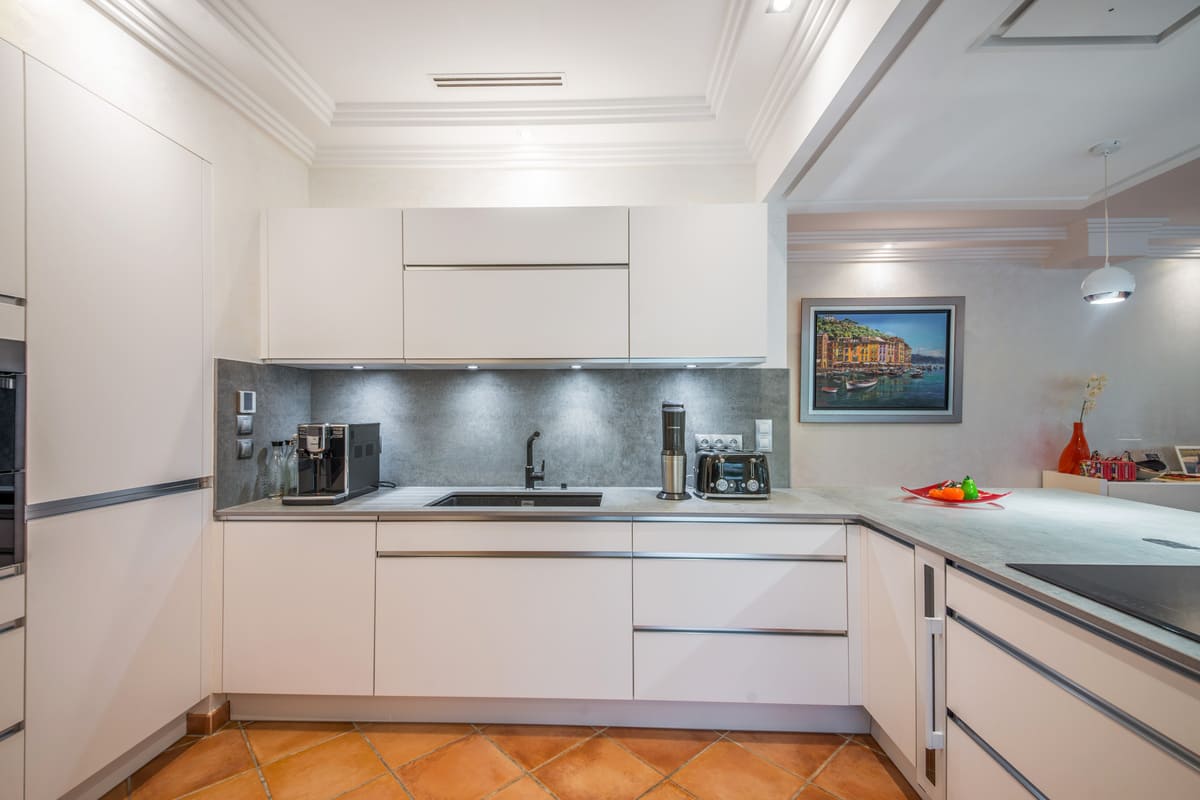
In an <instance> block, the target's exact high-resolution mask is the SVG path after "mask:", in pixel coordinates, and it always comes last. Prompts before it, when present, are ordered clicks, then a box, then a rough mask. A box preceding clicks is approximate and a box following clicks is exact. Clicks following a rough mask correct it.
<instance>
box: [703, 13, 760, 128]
mask: <svg viewBox="0 0 1200 800" xmlns="http://www.w3.org/2000/svg"><path fill="white" fill-rule="evenodd" d="M750 4H751V0H730V2H729V6H728V7H727V8H726V9H725V21H724V24H723V25H722V26H721V35H720V37H719V38H718V39H717V54H716V57H715V58H714V59H713V66H712V72H711V73H710V74H709V76H708V87H707V88H706V89H705V91H704V95H705V97H706V98H707V101H708V105H709V106H710V107H711V108H712V112H713V115H714V116H717V115H719V114H720V113H721V107H722V106H723V105H724V104H725V93H726V92H727V91H728V89H729V78H730V76H731V75H732V74H733V62H734V57H735V56H736V55H737V50H738V45H740V44H741V42H742V31H743V30H745V27H746V13H747V9H749V7H750Z"/></svg>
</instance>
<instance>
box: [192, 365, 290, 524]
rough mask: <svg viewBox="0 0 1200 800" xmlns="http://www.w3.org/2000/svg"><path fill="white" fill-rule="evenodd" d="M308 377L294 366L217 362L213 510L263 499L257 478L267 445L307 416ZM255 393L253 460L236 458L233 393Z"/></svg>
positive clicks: (267, 453) (262, 469) (263, 471)
mask: <svg viewBox="0 0 1200 800" xmlns="http://www.w3.org/2000/svg"><path fill="white" fill-rule="evenodd" d="M310 374H311V373H309V372H308V371H307V370H303V369H296V368H294V367H279V366H273V365H267V364H250V363H247V362H245V361H229V360H226V359H223V358H218V359H217V380H216V392H217V397H216V403H215V406H216V413H217V420H216V425H215V426H214V427H215V429H216V432H217V447H216V457H215V459H214V464H215V467H214V470H213V472H214V481H215V484H216V492H215V494H216V504H217V508H225V507H226V506H234V505H237V504H239V503H248V502H250V501H251V500H258V499H259V498H261V497H263V495H264V492H263V487H262V482H263V478H264V477H265V475H266V465H267V459H268V457H270V455H271V441H272V440H273V439H286V438H287V437H289V436H292V435H294V434H295V433H296V425H297V424H298V423H301V422H307V421H308V417H309V398H310V388H309V376H310ZM241 389H248V390H251V391H254V392H257V393H258V396H257V401H258V411H257V413H256V414H255V415H254V433H253V434H252V435H251V436H249V437H246V438H250V439H253V440H254V457H253V458H250V459H243V460H239V459H238V457H237V450H236V442H237V439H238V435H237V428H236V424H237V393H238V391H239V390H241Z"/></svg>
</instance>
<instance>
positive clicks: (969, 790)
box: [946, 723, 1034, 800]
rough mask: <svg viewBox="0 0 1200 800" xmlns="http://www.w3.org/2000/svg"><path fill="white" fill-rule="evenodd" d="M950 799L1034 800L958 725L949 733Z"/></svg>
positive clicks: (948, 788)
mask: <svg viewBox="0 0 1200 800" xmlns="http://www.w3.org/2000/svg"><path fill="white" fill-rule="evenodd" d="M946 753H947V754H948V755H949V759H948V764H947V769H946V796H947V797H948V798H949V799H950V800H1032V798H1033V797H1034V795H1033V794H1031V793H1030V792H1029V791H1028V790H1027V789H1026V788H1025V787H1024V786H1022V785H1021V783H1020V782H1019V781H1018V780H1017V779H1016V778H1014V777H1013V776H1012V775H1011V774H1009V773H1008V772H1007V771H1006V770H1005V769H1004V767H1003V765H1001V763H1000V762H999V761H997V760H996V759H995V758H993V757H992V756H991V754H989V753H988V752H987V751H985V750H984V749H983V748H982V747H980V746H979V745H978V744H976V743H975V741H974V740H973V739H971V737H970V736H968V735H967V733H966V732H965V731H964V730H963V729H962V728H961V727H960V726H959V725H957V724H954V723H952V724H951V725H950V726H949V730H948V731H946Z"/></svg>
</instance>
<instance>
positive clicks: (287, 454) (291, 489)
mask: <svg viewBox="0 0 1200 800" xmlns="http://www.w3.org/2000/svg"><path fill="white" fill-rule="evenodd" d="M283 467H284V484H283V493H284V494H299V492H300V457H299V456H298V455H297V454H296V437H295V436H293V437H291V438H290V439H288V440H287V444H286V445H285V446H284V455H283Z"/></svg>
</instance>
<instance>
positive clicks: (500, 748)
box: [472, 724, 600, 800]
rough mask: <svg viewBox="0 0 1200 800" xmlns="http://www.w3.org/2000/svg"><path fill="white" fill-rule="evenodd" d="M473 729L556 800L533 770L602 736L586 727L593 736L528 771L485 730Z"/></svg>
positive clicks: (509, 784)
mask: <svg viewBox="0 0 1200 800" xmlns="http://www.w3.org/2000/svg"><path fill="white" fill-rule="evenodd" d="M472 727H473V728H475V730H477V731H478V732H479V735H480V736H482V737H483V738H484V739H485V740H486V741H487V742H488V744H490V745H491V746H492V747H494V748H496V749H497V750H499V751H500V754H501V755H503V756H504V757H505V758H507V759H508V760H509V761H511V762H512V763H513V764H516V766H517V769H519V770H521V773H522V776H521V777H528V778H529V779H530V780H531V781H533V782H534V783H535V784H536V785H537V786H540V787H541V788H542V790H543V791H545V792H546V794H548V795H550V796H551V797H552V798H554V800H559V797H558V795H557V794H556V793H555V792H554V791H552V790H551V789H550V787H549V786H547V785H546V784H544V783H542V780H541V779H540V778H539V777H538V776H536V775H534V774H533V770H534V769H541V768H542V767H544V766H546V765H547V764H549V763H550V762H551V761H555V760H557V759H558V758H561V757H562V756H564V755H566V754H567V753H569V752H571V751H572V750H575V749H577V748H580V747H583V746H584V745H585V744H587V743H588V742H590V741H591V740H592V739H595V738H596V737H597V736H599V735H600V732H599V731H597V730H596V729H595V728H594V727H592V726H584V727H592V734H591V736H587V737H585V738H584V739H582V740H581V741H578V742H576V743H575V744H573V745H571V746H570V747H568V748H567V749H566V750H563V751H562V752H561V753H559V754H558V755H556V756H554V757H552V758H548V759H546V760H545V761H543V762H542V763H541V764H538V765H537V766H536V767H534V768H533V769H527V768H526V767H525V765H524V764H519V763H517V760H516V759H515V758H513V757H512V756H510V755H509V754H508V751H507V750H505V749H504V748H503V747H501V746H500V745H499V743H497V742H496V740H495V739H493V738H492V737H490V736H488V735H487V733H486V732H485V731H484V730H483V728H481V727H479V726H478V725H475V724H472ZM519 780H521V778H517V780H516V781H510V782H509V783H506V784H504V785H503V786H501V787H499V788H498V789H496V791H495V792H492V794H490V795H488V797H491V796H492V795H494V794H496V793H497V792H500V791H501V790H503V789H507V788H508V787H509V786H512V785H513V784H514V783H516V782H517V781H519Z"/></svg>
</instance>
